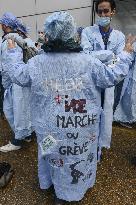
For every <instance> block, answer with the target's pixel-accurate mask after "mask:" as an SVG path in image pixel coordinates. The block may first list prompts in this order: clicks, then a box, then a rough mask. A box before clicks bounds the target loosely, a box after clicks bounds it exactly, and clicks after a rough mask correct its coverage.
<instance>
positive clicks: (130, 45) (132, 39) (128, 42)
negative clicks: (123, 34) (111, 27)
mask: <svg viewBox="0 0 136 205" xmlns="http://www.w3.org/2000/svg"><path fill="white" fill-rule="evenodd" d="M135 41H136V36H132V35H131V34H129V35H128V36H127V40H126V44H125V48H124V51H127V52H128V53H132V52H133V51H134V48H133V43H134V42H135Z"/></svg>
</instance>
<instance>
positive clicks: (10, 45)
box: [7, 38, 15, 48]
mask: <svg viewBox="0 0 136 205" xmlns="http://www.w3.org/2000/svg"><path fill="white" fill-rule="evenodd" d="M7 41H8V48H15V41H14V40H13V39H11V38H8V39H7Z"/></svg>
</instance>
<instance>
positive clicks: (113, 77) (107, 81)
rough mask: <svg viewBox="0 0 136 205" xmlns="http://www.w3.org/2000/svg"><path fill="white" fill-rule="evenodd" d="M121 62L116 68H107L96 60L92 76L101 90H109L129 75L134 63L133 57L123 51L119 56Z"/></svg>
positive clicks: (115, 65)
mask: <svg viewBox="0 0 136 205" xmlns="http://www.w3.org/2000/svg"><path fill="white" fill-rule="evenodd" d="M118 57H119V60H118V62H117V63H115V64H114V66H110V65H109V66H106V65H105V64H103V63H101V62H100V61H99V60H97V59H94V65H91V66H92V67H93V69H92V75H93V79H94V82H95V84H96V86H98V87H100V88H103V89H105V88H108V87H112V86H114V85H116V84H118V83H119V82H120V81H121V80H123V79H124V78H125V77H126V75H127V74H128V71H129V68H130V65H131V64H132V61H133V55H131V54H129V53H127V52H126V51H122V52H121V53H120V54H119V55H118Z"/></svg>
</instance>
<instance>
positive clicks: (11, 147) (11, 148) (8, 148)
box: [0, 142, 21, 152]
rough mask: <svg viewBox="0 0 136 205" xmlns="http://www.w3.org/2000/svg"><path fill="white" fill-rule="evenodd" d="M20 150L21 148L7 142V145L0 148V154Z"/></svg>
mask: <svg viewBox="0 0 136 205" xmlns="http://www.w3.org/2000/svg"><path fill="white" fill-rule="evenodd" d="M19 149H21V146H15V145H13V144H11V142H9V144H7V145H4V146H2V147H0V152H10V151H15V150H19Z"/></svg>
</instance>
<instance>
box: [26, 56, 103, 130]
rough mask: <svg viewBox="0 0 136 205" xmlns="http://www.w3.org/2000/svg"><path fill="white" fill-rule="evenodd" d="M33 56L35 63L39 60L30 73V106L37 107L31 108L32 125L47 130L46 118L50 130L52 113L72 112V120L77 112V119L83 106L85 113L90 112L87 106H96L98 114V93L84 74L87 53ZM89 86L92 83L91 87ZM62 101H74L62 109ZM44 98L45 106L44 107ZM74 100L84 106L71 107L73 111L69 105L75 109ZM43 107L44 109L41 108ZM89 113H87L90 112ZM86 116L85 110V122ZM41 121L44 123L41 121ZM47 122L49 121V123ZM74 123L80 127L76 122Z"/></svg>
mask: <svg viewBox="0 0 136 205" xmlns="http://www.w3.org/2000/svg"><path fill="white" fill-rule="evenodd" d="M35 59H36V62H35V64H36V63H40V65H41V66H40V67H35V72H32V73H31V75H32V76H31V77H32V82H33V83H32V87H31V90H32V93H33V94H34V96H33V101H32V110H35V109H34V107H36V109H37V111H36V110H35V111H34V112H33V115H34V116H35V115H37V118H36V119H35V121H37V122H36V125H35V126H37V125H38V126H41V127H42V130H43V133H45V132H47V130H48V126H47V121H50V130H48V131H50V132H52V131H53V130H54V128H53V127H54V126H56V123H55V125H54V122H57V121H56V120H57V118H56V116H57V115H59V113H62V116H63V115H64V116H65V115H66V116H67V117H68V116H70V115H72V116H73V120H75V116H76V115H78V116H79V119H80V115H83V113H82V111H83V110H84V109H85V108H86V109H85V110H88V111H85V113H88V112H92V111H91V110H92V109H93V110H96V113H97V115H98V113H99V114H100V110H99V109H100V103H99V102H100V93H99V90H98V89H96V87H95V86H94V83H93V81H90V78H91V76H88V75H87V73H88V63H90V59H91V57H90V56H87V55H85V54H81V53H77V54H75V53H73V54H72V53H71V54H70V53H68V54H67V53H65V54H61V55H60V54H59V53H58V54H54V53H53V54H51V53H50V54H42V55H40V56H37V57H36V58H35ZM30 61H31V60H30ZM92 61H93V60H92ZM45 65H46V66H45ZM89 72H91V71H89ZM88 87H89V89H88ZM90 87H92V89H91V88H90ZM45 96H46V97H45ZM72 99H74V101H72ZM80 100H81V102H80ZM82 100H83V102H82ZM66 101H67V103H68V105H69V104H70V102H71V101H72V102H73V103H75V104H74V107H75V108H74V107H73V108H72V107H71V109H70V110H69V111H67V112H66V111H65V106H67V105H66V104H67V103H66ZM36 102H37V103H36ZM39 102H41V103H39ZM45 102H46V109H44V105H45ZM35 103H36V104H35ZM78 104H81V107H82V106H83V107H85V108H82V110H81V112H79V111H75V113H73V112H72V109H76V105H78ZM69 106H70V105H69ZM43 110H44V111H45V112H43ZM88 114H89V113H88ZM92 114H93V113H91V116H92ZM94 115H95V113H94ZM60 118H61V117H60ZM33 119H34V118H33ZM79 119H78V121H80V123H81V119H80V120H79ZM87 119H88V117H87V114H86V117H85V122H86V121H87ZM40 122H41V125H40ZM43 122H44V125H43V124H42V123H43ZM51 122H53V125H52V124H51ZM65 123H66V122H65ZM73 123H74V122H73ZM81 124H82V123H81ZM78 127H79V128H81V127H80V126H78ZM67 128H70V130H71V131H72V128H73V129H75V126H74V124H71V125H70V126H68V127H67ZM64 130H68V129H64Z"/></svg>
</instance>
